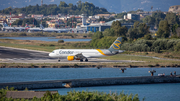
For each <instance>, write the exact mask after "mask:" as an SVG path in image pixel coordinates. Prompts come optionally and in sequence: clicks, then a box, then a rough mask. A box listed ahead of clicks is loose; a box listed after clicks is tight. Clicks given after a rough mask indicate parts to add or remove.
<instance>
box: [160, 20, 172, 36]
mask: <svg viewBox="0 0 180 101" xmlns="http://www.w3.org/2000/svg"><path fill="white" fill-rule="evenodd" d="M169 35H170V29H169V25H168V22H167V21H166V20H162V21H160V23H159V29H158V31H157V36H158V37H163V38H167V37H169Z"/></svg>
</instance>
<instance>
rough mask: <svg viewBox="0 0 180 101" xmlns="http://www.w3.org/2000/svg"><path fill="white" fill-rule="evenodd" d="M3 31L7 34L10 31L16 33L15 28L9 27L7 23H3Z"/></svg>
mask: <svg viewBox="0 0 180 101" xmlns="http://www.w3.org/2000/svg"><path fill="white" fill-rule="evenodd" d="M2 30H3V31H6V32H9V31H12V32H14V31H15V28H14V27H9V26H8V25H7V24H6V23H3V28H2Z"/></svg>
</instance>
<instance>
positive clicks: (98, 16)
mask: <svg viewBox="0 0 180 101" xmlns="http://www.w3.org/2000/svg"><path fill="white" fill-rule="evenodd" d="M115 15H116V14H97V15H95V16H94V17H95V18H96V19H99V18H101V17H104V18H105V19H109V18H110V17H114V16H115Z"/></svg>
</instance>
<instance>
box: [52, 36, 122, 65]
mask: <svg viewBox="0 0 180 101" xmlns="http://www.w3.org/2000/svg"><path fill="white" fill-rule="evenodd" d="M121 42H122V37H118V38H117V39H116V40H115V41H114V43H113V44H112V45H111V46H110V48H109V49H56V50H53V52H51V53H49V56H50V57H53V58H58V62H60V58H67V60H68V61H72V60H80V62H83V59H84V60H85V62H88V58H99V57H105V56H112V55H116V54H118V53H122V52H124V50H120V48H121V44H122V43H121Z"/></svg>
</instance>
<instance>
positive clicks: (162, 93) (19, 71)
mask: <svg viewBox="0 0 180 101" xmlns="http://www.w3.org/2000/svg"><path fill="white" fill-rule="evenodd" d="M150 70H155V71H156V73H155V74H154V75H155V76H157V75H158V74H162V73H165V75H169V74H170V72H172V73H173V72H174V71H176V73H177V75H178V74H180V68H170V67H168V68H127V70H125V72H124V73H122V72H121V70H119V68H100V69H97V68H0V83H6V82H24V81H47V80H67V79H85V78H111V77H139V76H150V73H149V72H148V71H150ZM36 90H37V91H46V90H56V91H58V93H59V94H61V95H65V94H67V92H69V91H73V90H75V91H83V90H84V91H98V92H106V93H117V94H119V93H120V92H124V93H125V94H131V93H132V94H134V95H135V94H138V95H139V98H140V100H142V99H143V98H145V101H153V100H154V101H179V100H180V96H179V93H180V83H164V84H139V85H114V86H97V87H79V88H54V89H36Z"/></svg>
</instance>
